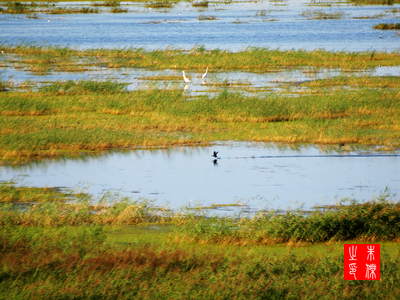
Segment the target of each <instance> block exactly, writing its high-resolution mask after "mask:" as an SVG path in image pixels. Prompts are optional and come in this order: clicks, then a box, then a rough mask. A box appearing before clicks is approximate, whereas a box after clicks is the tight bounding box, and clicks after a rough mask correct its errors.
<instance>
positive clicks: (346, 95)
mask: <svg viewBox="0 0 400 300" xmlns="http://www.w3.org/2000/svg"><path fill="white" fill-rule="evenodd" d="M304 87H307V89H306V90H303V91H302V92H300V93H299V94H298V95H297V97H293V96H285V95H277V94H272V93H268V94H264V95H256V96H245V95H243V94H241V93H236V92H230V91H229V90H227V89H225V90H223V91H222V92H220V93H219V94H217V95H216V96H215V97H209V96H206V95H203V96H199V97H196V98H195V99H192V98H190V99H191V100H190V101H188V100H189V98H188V96H187V95H186V94H185V93H184V92H183V91H181V90H144V91H140V90H139V91H132V92H127V91H125V90H124V84H121V83H118V82H115V81H105V82H96V81H87V80H82V81H78V82H74V81H67V82H55V83H53V84H50V85H47V86H43V87H42V88H40V91H39V92H2V93H0V106H1V107H2V109H1V111H0V128H1V134H2V139H1V141H0V154H1V155H2V159H3V162H6V161H8V162H11V161H13V160H15V159H32V158H38V157H46V156H58V155H75V154H79V153H81V152H82V151H102V150H107V149H113V148H130V149H132V148H136V147H148V146H174V145H195V144H207V143H210V142H213V141H216V140H220V141H223V140H242V141H243V140H251V141H273V142H297V143H320V144H339V143H345V144H366V145H384V146H387V147H389V148H390V147H392V148H394V149H395V148H396V147H398V146H399V145H400V140H399V136H400V135H399V130H400V127H399V124H400V119H399V116H400V113H399V110H400V105H399V103H400V101H399V92H398V91H399V82H398V80H397V79H396V78H395V77H382V78H374V77H368V76H367V77H338V78H333V79H327V80H316V81H311V82H307V83H304ZM343 87H345V88H343Z"/></svg>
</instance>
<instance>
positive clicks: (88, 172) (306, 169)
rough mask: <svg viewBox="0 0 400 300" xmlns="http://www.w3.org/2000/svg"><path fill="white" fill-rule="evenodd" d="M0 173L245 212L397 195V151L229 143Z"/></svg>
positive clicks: (116, 154) (399, 153)
mask: <svg viewBox="0 0 400 300" xmlns="http://www.w3.org/2000/svg"><path fill="white" fill-rule="evenodd" d="M213 151H219V154H218V156H219V157H220V158H219V159H217V160H214V159H213V157H211V154H212V153H213ZM0 175H1V176H0V178H1V180H9V179H12V178H14V177H15V176H23V177H25V176H27V177H25V178H24V183H25V184H27V185H33V186H39V187H45V186H49V187H52V186H63V187H70V188H76V187H79V186H80V187H85V186H86V187H87V186H89V188H88V190H87V191H88V192H89V193H91V194H93V195H95V196H101V195H103V194H104V193H105V192H107V191H117V192H119V193H121V194H122V195H127V196H130V197H132V198H133V199H136V198H138V197H146V198H147V199H155V200H156V204H157V205H162V204H163V203H169V206H170V207H173V208H178V207H180V206H182V205H185V206H186V205H192V206H193V205H194V204H195V203H197V202H199V203H200V204H201V205H210V204H230V203H234V202H235V201H237V200H240V202H248V204H249V205H250V209H251V210H256V209H259V208H265V207H269V208H274V209H278V208H280V209H287V208H288V207H291V206H292V205H294V207H298V206H300V205H301V204H303V203H304V207H305V208H311V207H312V206H313V205H316V204H326V205H327V204H333V203H335V198H337V199H340V198H343V197H354V198H356V199H357V200H370V199H371V198H373V197H374V196H377V195H378V194H379V193H380V192H381V191H383V190H384V189H385V188H386V187H388V188H389V189H390V191H391V192H392V193H398V194H399V192H400V151H397V152H380V151H376V149H374V148H365V149H353V150H352V149H351V148H350V147H349V146H344V147H341V148H339V147H332V148H331V149H329V148H320V147H316V146H307V145H299V146H295V145H292V146H285V145H281V146H279V145H277V144H264V143H237V142H232V143H228V144H217V145H214V146H211V147H194V148H172V149H160V150H137V151H132V152H111V153H108V154H105V155H102V156H99V157H87V158H85V159H78V160H72V159H64V160H45V161H40V162H38V163H36V164H30V165H28V166H22V167H17V168H16V167H0ZM223 209H227V208H221V209H220V210H223Z"/></svg>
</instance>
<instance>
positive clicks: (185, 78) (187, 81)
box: [182, 71, 190, 83]
mask: <svg viewBox="0 0 400 300" xmlns="http://www.w3.org/2000/svg"><path fill="white" fill-rule="evenodd" d="M182 73H183V80H184V81H185V82H186V83H189V82H190V80H189V79H188V78H187V77H186V76H185V71H182Z"/></svg>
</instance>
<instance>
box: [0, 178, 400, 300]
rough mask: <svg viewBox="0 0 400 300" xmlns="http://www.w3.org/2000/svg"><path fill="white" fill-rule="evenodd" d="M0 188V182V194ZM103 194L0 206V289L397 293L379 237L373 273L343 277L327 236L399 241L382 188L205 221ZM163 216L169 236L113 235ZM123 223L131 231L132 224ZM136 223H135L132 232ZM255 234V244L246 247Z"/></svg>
mask: <svg viewBox="0 0 400 300" xmlns="http://www.w3.org/2000/svg"><path fill="white" fill-rule="evenodd" d="M3 185H4V184H3ZM14 188H16V189H20V192H21V194H29V193H30V191H28V190H27V189H24V188H21V187H20V188H18V187H15V186H14ZM3 193H4V192H3V189H0V195H3ZM6 193H7V192H6ZM110 197H111V198H110ZM43 198H45V196H43ZM104 199H108V200H111V201H109V202H111V203H112V205H110V206H108V207H103V208H102V210H99V211H97V212H96V213H93V205H92V204H90V203H88V202H87V203H84V202H80V203H77V204H76V205H75V209H72V208H69V207H70V206H67V205H66V204H60V203H54V202H53V203H47V204H46V203H44V204H41V205H38V204H36V205H31V206H25V207H24V208H23V209H21V207H20V206H15V205H12V204H1V206H0V223H1V226H0V294H1V296H2V297H4V298H11V299H27V298H29V299H42V298H44V297H48V298H51V299H65V298H79V297H84V298H85V299H95V298H96V299H98V298H118V299H132V298H135V299H136V298H138V299H145V298H146V299H149V298H150V299H155V298H157V299H171V298H173V299H187V298H196V299H197V298H198V299H215V298H229V299H230V298H235V297H237V298H246V299H249V298H251V299H265V298H268V299H282V298H332V297H339V296H340V297H341V298H345V299H354V298H362V299H377V298H393V299H395V298H398V297H399V296H400V289H399V285H398V284H397V282H398V281H399V280H400V275H399V274H400V273H399V272H398V271H399V265H400V251H399V250H397V251H392V252H391V254H389V253H388V252H387V251H386V250H385V249H386V246H385V245H386V244H385V243H383V244H381V257H380V258H381V266H380V269H381V274H380V275H381V280H380V281H345V280H343V276H344V257H343V252H342V251H343V250H342V249H343V248H341V247H343V246H341V247H340V246H337V245H336V244H335V242H333V241H332V238H330V236H333V237H335V238H336V239H341V238H343V239H346V238H351V237H352V238H354V239H355V241H354V240H353V241H351V242H352V243H354V242H355V243H359V242H362V241H365V240H367V241H368V242H372V241H374V243H376V242H377V241H381V242H382V241H383V240H385V239H388V240H398V238H399V232H400V231H399V230H398V227H399V224H400V214H399V204H398V202H395V201H391V200H390V195H389V194H388V193H386V194H385V193H383V194H382V195H381V196H379V197H378V198H377V199H373V200H371V201H370V202H366V203H355V202H354V203H348V204H350V205H349V206H348V207H344V206H339V207H337V209H336V210H330V211H328V212H326V213H322V212H321V213H319V214H315V215H311V216H309V217H305V216H303V217H301V216H300V215H298V214H297V212H296V211H293V212H291V213H287V214H283V215H275V216H273V215H272V214H269V213H262V212H260V214H258V215H256V216H254V217H253V218H241V219H232V218H208V219H207V218H203V217H199V216H196V215H188V214H187V213H186V214H174V215H172V216H170V217H169V218H166V217H164V214H160V215H159V216H158V218H155V217H154V210H152V209H151V208H154V206H152V205H151V203H149V202H147V204H148V206H147V207H145V206H142V208H141V209H139V208H138V204H139V203H138V202H135V201H127V200H124V199H121V198H119V199H117V201H114V200H115V198H113V197H112V196H108V197H105V198H104ZM85 206H86V208H84V207H85ZM71 207H72V206H71ZM135 209H136V210H139V211H140V210H141V212H140V213H139V212H138V211H135ZM57 216H58V217H57ZM163 218H164V219H163ZM162 219H163V220H164V221H165V220H168V222H169V224H173V225H172V226H173V228H175V230H174V231H173V232H172V233H171V234H170V238H169V239H167V238H166V235H165V234H156V236H157V239H151V238H145V239H143V238H139V237H138V238H134V237H133V236H131V238H130V241H129V242H118V239H115V238H113V236H115V235H118V234H120V233H121V232H122V231H123V230H128V229H127V228H128V227H125V226H126V225H127V224H147V225H149V224H163V223H160V222H161V221H160V220H162ZM307 219H308V220H307ZM100 220H102V221H100ZM106 220H108V221H107V222H105V221H106ZM123 220H125V221H123ZM126 220H130V221H129V222H128V223H127V222H126ZM100 224H108V225H100ZM110 225H111V226H112V227H110ZM124 227H125V228H126V229H124ZM129 228H130V229H129V230H130V232H131V233H132V234H134V233H133V232H132V230H131V228H132V227H129ZM141 228H143V227H136V231H139V230H141ZM303 228H304V229H306V230H305V231H304V232H303ZM129 230H128V231H129ZM240 233H241V234H240ZM239 237H240V238H241V242H239ZM277 237H281V238H280V239H281V240H279V239H278V238H277ZM244 239H247V246H246V247H238V246H235V247H233V246H224V247H220V246H218V245H215V243H217V244H222V245H227V244H231V245H233V244H242V245H243V244H246V243H245V240H244ZM267 239H270V240H271V242H270V244H273V242H275V243H278V242H285V241H292V243H287V246H289V247H287V246H286V248H285V247H282V246H279V247H277V248H272V247H271V246H270V247H266V246H263V245H265V244H268V243H265V242H264V243H262V242H261V241H265V240H267ZM326 240H330V242H329V243H328V244H326V245H321V246H319V247H320V248H321V249H323V251H322V252H317V253H315V252H314V251H309V250H310V249H309V248H307V245H310V244H313V243H318V242H319V241H326ZM184 241H191V242H192V244H191V245H188V244H186V243H184ZM298 241H304V242H307V244H304V243H303V244H302V245H301V246H302V247H301V248H297V249H305V250H304V251H297V250H296V248H293V247H292V246H293V245H295V244H296V242H297V244H296V245H298ZM176 242H179V243H176ZM193 242H196V243H197V245H196V244H193ZM204 242H205V243H209V244H211V245H209V246H207V248H206V247H204V246H201V245H198V243H204ZM255 242H256V243H258V245H259V246H257V247H254V246H251V244H252V243H253V244H255ZM342 243H343V241H342V242H340V244H342ZM212 245H214V246H212ZM189 246H190V247H189ZM338 248H339V250H338ZM340 248H341V249H340ZM273 249H278V250H275V251H274V250H273ZM335 249H336V250H335Z"/></svg>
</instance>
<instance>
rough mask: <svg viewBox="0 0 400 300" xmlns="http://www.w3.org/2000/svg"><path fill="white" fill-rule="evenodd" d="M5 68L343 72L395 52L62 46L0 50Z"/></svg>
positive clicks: (388, 59) (385, 60) (390, 62)
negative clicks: (307, 69) (315, 69)
mask: <svg viewBox="0 0 400 300" xmlns="http://www.w3.org/2000/svg"><path fill="white" fill-rule="evenodd" d="M0 51H4V53H6V54H13V55H12V56H11V55H10V56H8V55H6V56H4V59H5V63H7V62H8V60H10V61H9V62H10V63H11V62H12V64H13V65H15V66H16V67H20V68H24V69H29V70H30V71H31V72H34V73H36V72H38V73H45V72H50V71H53V70H54V71H68V72H71V71H81V70H85V69H88V68H89V67H107V68H149V69H162V70H164V69H178V70H198V71H201V72H203V71H204V70H205V69H206V68H207V67H209V69H210V71H211V70H212V71H213V72H220V71H224V70H241V71H247V72H249V71H252V72H259V73H263V72H268V71H273V70H276V71H279V70H282V68H295V67H323V68H341V69H344V70H356V69H363V70H364V69H367V68H371V67H376V66H379V65H380V66H398V65H399V54H398V52H392V53H386V52H377V51H365V52H359V53H352V52H346V51H339V52H329V51H325V50H321V49H319V50H314V51H305V50H287V51H281V50H271V49H268V48H256V47H249V48H247V49H245V50H243V51H241V52H230V51H227V50H221V49H213V50H209V49H206V48H205V47H204V46H196V47H194V48H193V49H190V50H189V51H183V50H180V49H165V50H152V51H147V50H145V49H142V48H123V49H87V50H74V49H71V48H69V47H61V46H39V45H36V44H19V45H8V44H5V43H3V44H0Z"/></svg>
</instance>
